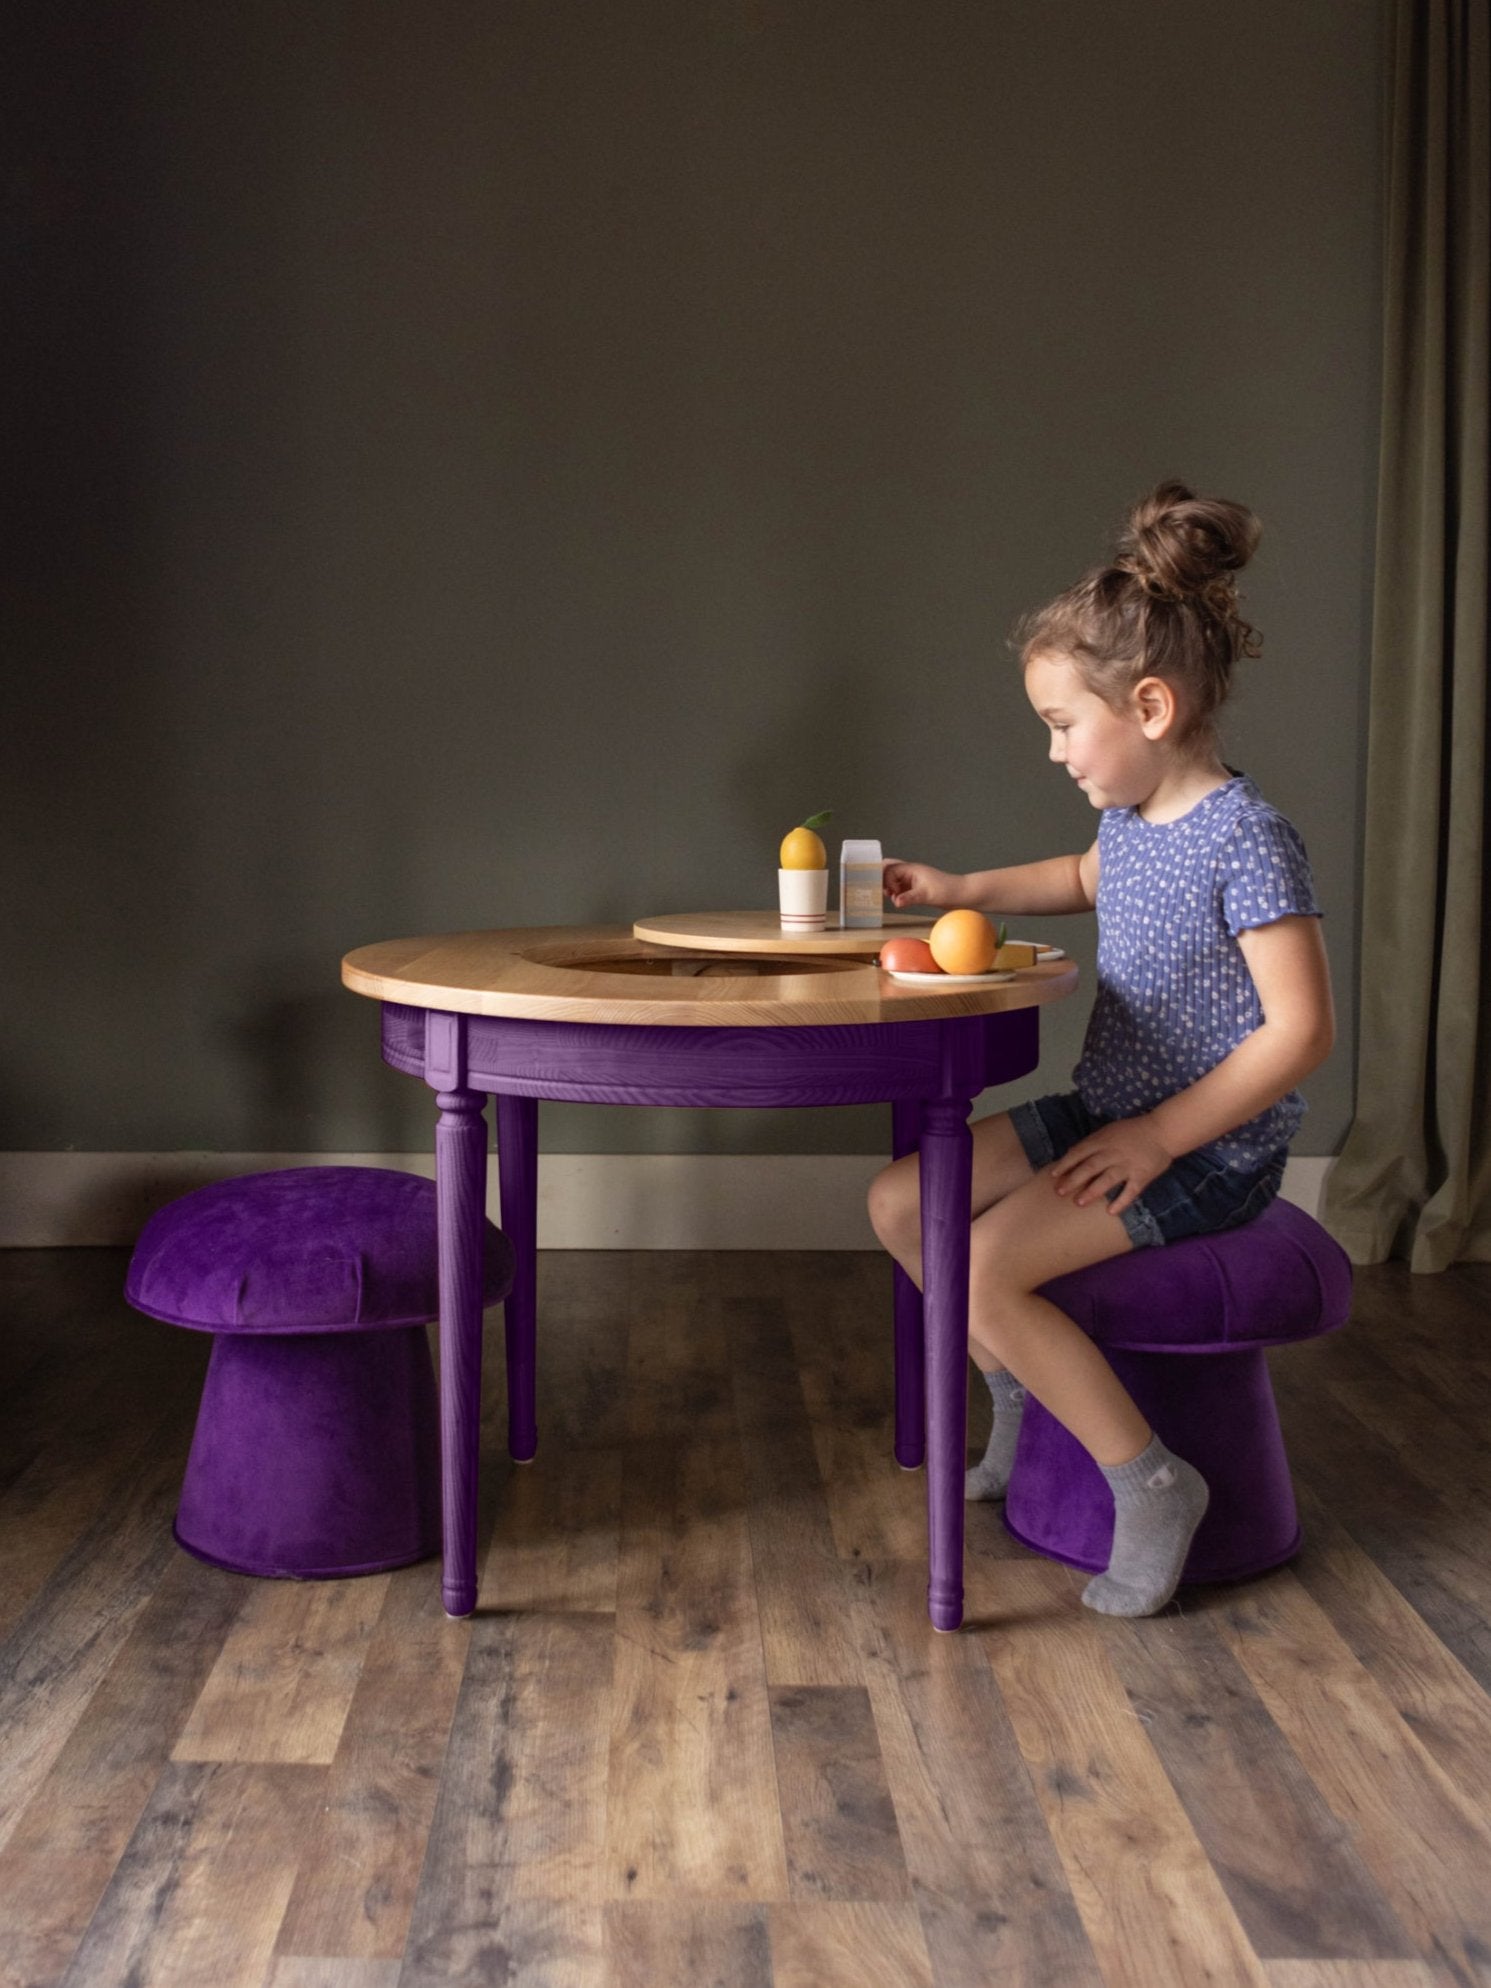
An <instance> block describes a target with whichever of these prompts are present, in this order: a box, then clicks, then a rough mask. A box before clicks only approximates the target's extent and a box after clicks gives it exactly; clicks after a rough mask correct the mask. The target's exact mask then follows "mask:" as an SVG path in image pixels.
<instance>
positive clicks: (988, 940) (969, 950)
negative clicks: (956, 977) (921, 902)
mask: <svg viewBox="0 0 1491 1988" xmlns="http://www.w3.org/2000/svg"><path fill="white" fill-rule="evenodd" d="M927 944H928V945H929V946H930V947H931V948H932V957H933V959H934V960H936V962H937V964H938V965H939V966H940V967H941V968H942V971H943V972H944V973H987V972H988V971H989V968H990V967H991V966H992V965H993V964H994V954H995V952H996V950H997V948H998V940H997V939H996V937H995V935H994V927H993V926H992V925H991V924H990V923H989V921H988V919H987V918H985V916H984V914H983V913H982V912H981V911H944V912H943V914H942V916H941V917H940V918H939V919H938V920H937V923H936V924H935V925H934V926H933V927H932V929H931V931H930V932H929V933H928V934H927Z"/></svg>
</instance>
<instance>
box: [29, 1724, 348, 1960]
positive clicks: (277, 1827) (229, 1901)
mask: <svg viewBox="0 0 1491 1988" xmlns="http://www.w3.org/2000/svg"><path fill="white" fill-rule="evenodd" d="M324 1782H325V1771H324V1769H322V1768H318V1767H285V1766H273V1767H264V1766H258V1765H253V1766H244V1765H241V1764H239V1763H237V1762H226V1763H225V1762H219V1761H211V1762H182V1763H173V1764H171V1765H169V1766H167V1767H166V1769H165V1771H164V1772H163V1773H162V1775H161V1778H160V1781H159V1782H158V1784H157V1786H156V1790H155V1793H154V1795H153V1796H152V1798H151V1800H150V1804H149V1806H148V1807H147V1809H146V1811H145V1814H144V1815H143V1816H142V1817H141V1819H140V1824H139V1827H138V1828H137V1829H136V1831H135V1833H134V1835H133V1837H132V1838H131V1840H130V1844H129V1848H128V1849H127V1850H126V1851H125V1854H124V1856H123V1857H122V1858H121V1859H120V1862H119V1866H118V1868H117V1870H116V1871H115V1873H114V1877H113V1879H112V1881H111V1882H110V1885H109V1888H108V1890H107V1891H106V1892H105V1893H104V1896H103V1898H102V1899H101V1900H100V1902H99V1906H98V1910H97V1911H96V1912H95V1913H94V1915H93V1918H92V1921H91V1922H90V1924H89V1927H88V1930H87V1932H86V1933H85V1934H84V1936H83V1939H82V1942H81V1943H80V1945H79V1947H78V1949H77V1952H76V1953H75V1954H74V1955H73V1959H72V1964H71V1966H70V1967H69V1968H68V1970H67V1973H66V1974H65V1975H64V1976H63V1978H62V1988H98V1984H99V1983H101V1982H127V1981H130V1982H132V1981H139V1982H147V1981H148V1982H149V1983H150V1985H151V1988H202V1984H203V1983H204V1982H211V1983H212V1985H213V1988H260V1984H261V1983H262V1982H263V1979H264V1976H265V1975H266V1974H267V1973H268V1972H269V1967H270V1955H271V1952H272V1950H273V1947H274V1939H275V1934H276V1932H277V1931H278V1929H279V1923H280V1919H281V1917H282V1916H283V1914H284V1910H285V1904H286V1901H287V1900H288V1899H289V1896H290V1888H291V1886H292V1884H293V1883H294V1881H295V1865H296V1861H297V1859H298V1857H299V1855H300V1847H299V1846H300V1845H301V1844H302V1843H303V1842H305V1841H306V1840H307V1838H308V1836H309V1834H310V1833H311V1831H312V1830H313V1829H314V1827H315V1815H316V1811H317V1809H318V1807H319V1803H320V1797H321V1790H322V1787H323V1785H324Z"/></svg>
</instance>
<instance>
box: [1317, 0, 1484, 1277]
mask: <svg viewBox="0 0 1491 1988" xmlns="http://www.w3.org/2000/svg"><path fill="white" fill-rule="evenodd" d="M1390 102H1391V123H1390V136H1389V143H1388V186H1387V255H1386V267H1385V272H1384V282H1385V299H1384V320H1383V390H1382V441H1381V459H1380V470H1379V483H1378V504H1377V561H1376V586H1375V595H1374V601H1373V617H1372V663H1371V703H1370V708H1369V713H1368V745H1367V795H1366V813H1367V830H1366V845H1365V851H1364V865H1363V886H1362V906H1361V912H1362V946H1361V958H1362V968H1361V984H1360V1005H1359V1016H1360V1037H1359V1043H1358V1051H1357V1072H1356V1116H1355V1119H1354V1121H1353V1123H1352V1126H1351V1130H1350V1132H1349V1133H1348V1135H1347V1138H1346V1143H1345V1146H1344V1148H1343V1150H1342V1152H1341V1156H1340V1158H1339V1160H1338V1161H1337V1162H1336V1165H1335V1166H1334V1168H1333V1169H1332V1171H1331V1175H1330V1179H1329V1181H1328V1183H1327V1188H1326V1197H1325V1221H1326V1223H1327V1225H1328V1226H1329V1227H1330V1229H1331V1230H1332V1232H1333V1233H1334V1234H1335V1235H1336V1236H1337V1238H1338V1239H1339V1240H1340V1241H1341V1242H1342V1243H1343V1244H1344V1245H1345V1247H1346V1249H1347V1250H1348V1252H1349V1253H1350V1255H1351V1256H1352V1257H1353V1258H1354V1259H1355V1260H1356V1261H1357V1262H1358V1263H1378V1262H1381V1261H1383V1259H1385V1258H1387V1257H1390V1256H1406V1257H1407V1258H1408V1260H1409V1262H1410V1264H1411V1265H1412V1267H1413V1269H1414V1270H1423V1271H1432V1270H1441V1269H1443V1268H1445V1267H1446V1265H1448V1264H1450V1263H1454V1262H1457V1261H1465V1260H1475V1261H1486V1260H1488V1259H1491V921H1488V917H1487V911H1488V904H1487V899H1488V895H1491V891H1488V885H1491V867H1488V865H1487V863H1486V853H1485V852H1486V827H1487V815H1488V806H1487V780H1488V776H1491V755H1488V751H1487V743H1488V741H1487V694H1486V675H1487V625H1488V619H1491V596H1488V576H1487V565H1488V546H1491V503H1488V487H1487V443H1488V409H1487V375H1488V368H1491V314H1488V307H1487V298H1488V283H1491V277H1488V269H1491V0H1397V7H1396V14H1395V19H1394V46H1393V68H1392V84H1391V99H1390Z"/></svg>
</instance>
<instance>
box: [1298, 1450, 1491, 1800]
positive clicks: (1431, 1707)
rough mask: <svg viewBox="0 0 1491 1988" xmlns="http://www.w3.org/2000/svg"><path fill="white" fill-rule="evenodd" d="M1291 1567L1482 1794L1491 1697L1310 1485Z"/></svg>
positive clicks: (1411, 1720)
mask: <svg viewBox="0 0 1491 1988" xmlns="http://www.w3.org/2000/svg"><path fill="white" fill-rule="evenodd" d="M1300 1513H1301V1517H1302V1519H1303V1522H1304V1528H1305V1550H1304V1552H1303V1553H1301V1555H1300V1556H1299V1558H1298V1559H1297V1560H1295V1561H1294V1562H1292V1564H1291V1571H1292V1573H1293V1574H1294V1577H1295V1579H1296V1580H1297V1581H1298V1582H1299V1584H1300V1586H1301V1587H1302V1588H1303V1589H1304V1590H1305V1592H1306V1593H1307V1594H1308V1595H1309V1596H1310V1599H1311V1600H1312V1601H1313V1602H1314V1603H1315V1605H1316V1607H1317V1608H1319V1609H1321V1610H1322V1611H1323V1612H1324V1613H1325V1614H1326V1615H1327V1616H1328V1617H1329V1618H1330V1622H1331V1626H1332V1627H1333V1628H1334V1630H1335V1632H1336V1634H1337V1635H1338V1636H1339V1637H1340V1638H1341V1640H1342V1641H1343V1642H1344V1643H1345V1644H1346V1645H1347V1646H1348V1648H1349V1649H1350V1650H1351V1651H1352V1653H1353V1655H1354V1656H1355V1657H1356V1658H1357V1661H1358V1662H1359V1663H1360V1664H1362V1666H1363V1667H1364V1668H1365V1669H1366V1670H1368V1671H1369V1672H1370V1673H1371V1675H1372V1676H1373V1677H1374V1678H1375V1679H1376V1681H1377V1683H1378V1684H1379V1685H1380V1686H1381V1688H1382V1690H1383V1691H1384V1692H1385V1693H1386V1695H1387V1697H1388V1699H1389V1700H1390V1701H1391V1703H1392V1705H1393V1708H1394V1710H1395V1711H1396V1712H1397V1714H1398V1716H1399V1718H1400V1719H1402V1720H1403V1722H1404V1724H1405V1725H1407V1726H1408V1727H1409V1729H1410V1730H1411V1731H1412V1732H1413V1733H1414V1735H1415V1736H1416V1737H1417V1739H1418V1740H1419V1742H1420V1744H1421V1745H1422V1746H1423V1747H1424V1748H1425V1749H1426V1750H1427V1751H1428V1752H1429V1753H1430V1754H1431V1755H1432V1756H1433V1758H1434V1760H1435V1761H1436V1762H1437V1763H1438V1765H1439V1767H1440V1768H1441V1769H1442V1770H1443V1771H1444V1773H1445V1774H1447V1775H1448V1776H1449V1778H1450V1780H1451V1781H1453V1782H1454V1784H1455V1786H1456V1787H1457V1788H1458V1789H1459V1790H1460V1793H1461V1794H1462V1795H1463V1796H1464V1797H1465V1798H1466V1800H1467V1801H1470V1802H1472V1803H1476V1802H1484V1800H1485V1798H1486V1788H1487V1774H1488V1768H1487V1763H1488V1762H1491V1700H1488V1699H1487V1697H1486V1694H1485V1692H1484V1691H1482V1690H1481V1688H1480V1686H1479V1685H1478V1684H1477V1683H1476V1681H1475V1679H1474V1678H1473V1677H1472V1676H1471V1675H1470V1673H1469V1672H1468V1671H1467V1670H1466V1669H1465V1666H1464V1665H1463V1664H1462V1663H1460V1662H1459V1660H1458V1659H1457V1658H1456V1657H1455V1656H1454V1655H1453V1654H1452V1653H1451V1652H1450V1651H1449V1650H1447V1649H1446V1648H1445V1646H1444V1644H1443V1643H1442V1642H1440V1640H1439V1638H1438V1637H1437V1636H1436V1635H1435V1634H1434V1632H1433V1630H1432V1629H1431V1628H1430V1627H1429V1625H1428V1624H1427V1623H1426V1622H1425V1621H1424V1619H1423V1617H1422V1616H1420V1615H1419V1614H1418V1613H1417V1612H1416V1611H1415V1610H1414V1609H1413V1608H1412V1607H1410V1605H1409V1604H1408V1602H1407V1601H1406V1600H1405V1599H1404V1597H1403V1596H1402V1595H1401V1594H1400V1593H1399V1591H1398V1589H1397V1588H1396V1587H1394V1586H1393V1584H1392V1582H1391V1581H1390V1580H1389V1579H1388V1578H1387V1576H1386V1575H1385V1574H1384V1573H1383V1571H1382V1569H1381V1568H1380V1567H1379V1566H1378V1565H1377V1563H1376V1561H1374V1560H1373V1559H1372V1558H1371V1556H1370V1555H1369V1554H1367V1553H1366V1552H1364V1551H1363V1549H1362V1548H1361V1547H1360V1546H1359V1545H1358V1544H1357V1542H1356V1541H1355V1540H1354V1539H1353V1538H1352V1537H1351V1535H1350V1533H1348V1532H1347V1531H1346V1528H1345V1527H1344V1526H1343V1525H1342V1524H1341V1523H1340V1521H1339V1520H1338V1519H1337V1518H1336V1517H1335V1515H1334V1513H1333V1512H1331V1511H1330V1510H1328V1508H1327V1507H1326V1506H1325V1505H1324V1504H1323V1503H1322V1501H1321V1500H1320V1499H1319V1497H1317V1496H1316V1494H1315V1493H1314V1492H1313V1491H1311V1490H1310V1489H1309V1487H1308V1486H1301V1487H1300Z"/></svg>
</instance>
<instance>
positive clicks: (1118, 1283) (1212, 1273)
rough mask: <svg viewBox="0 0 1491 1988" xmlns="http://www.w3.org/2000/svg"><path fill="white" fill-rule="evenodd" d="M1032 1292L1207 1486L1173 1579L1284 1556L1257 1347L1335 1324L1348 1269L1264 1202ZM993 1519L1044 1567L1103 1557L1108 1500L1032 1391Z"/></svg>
mask: <svg viewBox="0 0 1491 1988" xmlns="http://www.w3.org/2000/svg"><path fill="white" fill-rule="evenodd" d="M1043 1291H1044V1295H1045V1296H1046V1297H1048V1298H1050V1299H1051V1301H1052V1303H1053V1304H1057V1305H1060V1307H1061V1309H1062V1310H1063V1311H1064V1312H1066V1313H1067V1314H1068V1316H1069V1317H1071V1318H1073V1319H1075V1320H1076V1322H1077V1323H1078V1325H1080V1326H1081V1327H1082V1329H1083V1331H1084V1332H1086V1333H1087V1334H1088V1335H1089V1337H1090V1338H1092V1339H1094V1340H1096V1342H1097V1343H1098V1345H1099V1346H1101V1347H1102V1349H1103V1352H1104V1353H1105V1354H1106V1355H1107V1358H1108V1360H1109V1362H1110V1363H1111V1365H1112V1367H1113V1370H1114V1372H1115V1373H1116V1374H1117V1375H1118V1378H1119V1379H1120V1380H1121V1381H1122V1382H1123V1384H1124V1386H1125V1387H1126V1388H1127V1389H1128V1391H1129V1393H1130V1394H1131V1395H1132V1396H1133V1398H1134V1400H1135V1402H1136V1403H1137V1404H1138V1407H1139V1410H1140V1413H1141V1414H1143V1415H1144V1417H1145V1418H1146V1420H1147V1421H1148V1422H1149V1423H1150V1425H1151V1427H1152V1428H1153V1429H1154V1430H1155V1433H1156V1434H1157V1435H1158V1436H1159V1437H1160V1439H1161V1441H1162V1442H1164V1443H1165V1444H1167V1445H1168V1447H1169V1448H1171V1449H1172V1450H1174V1451H1175V1452H1176V1454H1177V1455H1178V1456H1183V1457H1184V1458H1185V1459H1186V1461H1187V1462H1188V1463H1192V1464H1194V1465H1195V1466H1196V1468H1197V1470H1199V1471H1200V1472H1201V1474H1202V1476H1203V1477H1204V1478H1205V1479H1206V1481H1207V1483H1208V1485H1209V1486H1210V1487H1211V1503H1210V1504H1209V1506H1208V1507H1207V1512H1206V1516H1205V1518H1204V1519H1203V1520H1202V1521H1201V1524H1200V1526H1199V1528H1198V1529H1197V1532H1196V1537H1195V1538H1194V1540H1192V1542H1191V1551H1190V1556H1189V1558H1188V1559H1187V1561H1186V1564H1185V1569H1184V1572H1183V1574H1182V1576H1181V1578H1182V1579H1183V1580H1185V1581H1237V1580H1242V1579H1243V1578H1245V1577H1246V1576H1247V1575H1249V1574H1260V1573H1262V1572H1263V1571H1264V1570H1265V1569H1266V1568H1269V1567H1277V1566H1278V1565H1279V1564H1280V1563H1281V1562H1282V1561H1285V1560H1288V1559H1289V1558H1290V1557H1291V1556H1292V1555H1293V1554H1294V1553H1295V1552H1297V1551H1298V1548H1299V1543H1300V1527H1299V1515H1298V1512H1297V1510H1296V1508H1295V1502H1294V1487H1293V1485H1292V1483H1291V1482H1290V1477H1289V1463H1288V1459H1287V1458H1286V1456H1285V1454H1284V1439H1283V1436H1282V1435H1281V1433H1280V1430H1279V1416H1278V1411H1277V1409H1276V1408H1275V1406H1274V1396H1273V1388H1272V1386H1271V1384H1270V1381H1269V1376H1268V1366H1267V1362H1266V1360H1265V1357H1264V1349H1265V1348H1266V1347H1269V1346H1283V1345H1288V1344H1290V1343H1291V1342H1292V1341H1294V1340H1297V1339H1311V1338H1314V1337H1315V1336H1316V1335H1317V1334H1319V1333H1323V1332H1331V1331H1334V1330H1335V1328H1336V1327H1337V1326H1339V1325H1344V1324H1345V1323H1346V1318H1347V1314H1348V1313H1349V1312H1350V1309H1351V1264H1350V1261H1349V1260H1348V1258H1347V1256H1346V1252H1345V1251H1344V1250H1343V1249H1342V1248H1341V1247H1340V1245H1339V1244H1338V1243H1336V1242H1335V1241H1333V1240H1332V1238H1331V1237H1330V1236H1328V1235H1327V1234H1326V1232H1325V1230H1324V1229H1323V1228H1321V1226H1320V1224H1319V1223H1318V1222H1315V1221H1313V1220H1312V1219H1311V1218H1310V1216H1308V1215H1306V1214H1305V1213H1304V1212H1303V1211H1302V1210H1301V1209H1299V1208H1296V1207H1293V1206H1292V1205H1291V1204H1290V1203H1289V1202H1287V1201H1274V1202H1273V1203H1271V1204H1270V1206H1269V1207H1268V1208H1267V1209H1266V1210H1265V1211H1264V1213H1263V1214H1262V1215H1260V1216H1259V1217H1258V1219H1257V1220H1256V1221H1253V1222H1249V1223H1247V1224H1245V1225H1244V1226H1243V1227H1242V1228H1240V1229H1229V1230H1227V1231H1226V1232H1224V1233H1223V1234H1221V1235H1213V1236H1196V1237H1192V1238H1191V1239H1189V1240H1188V1241H1186V1242H1181V1243H1172V1244H1171V1245H1169V1246H1168V1247H1167V1248H1164V1249H1144V1250H1135V1251H1134V1252H1133V1253H1132V1255H1129V1256H1123V1257H1116V1258H1110V1259H1109V1260H1108V1261H1107V1262H1105V1263H1101V1264H1094V1265H1093V1266H1092V1267H1091V1268H1090V1269H1087V1270H1078V1271H1074V1272H1073V1273H1072V1274H1071V1275H1070V1276H1066V1277H1057V1278H1054V1279H1053V1280H1052V1281H1051V1282H1050V1283H1049V1284H1047V1285H1045V1286H1043ZM1004 1518H1005V1524H1006V1525H1007V1526H1008V1528H1009V1530H1010V1531H1011V1532H1012V1533H1013V1534H1014V1536H1015V1538H1016V1539H1018V1540H1021V1541H1023V1543H1024V1544H1025V1545H1026V1546H1030V1547H1034V1549H1035V1550H1036V1551H1037V1552H1038V1553H1044V1554H1046V1555H1047V1556H1048V1557H1049V1558H1051V1559H1053V1560H1064V1561H1066V1562H1067V1563H1068V1564H1069V1565H1071V1566H1073V1567H1084V1568H1092V1569H1102V1568H1104V1567H1106V1566H1107V1564H1108V1558H1109V1555H1110V1553H1111V1551H1112V1547H1113V1495H1112V1493H1111V1492H1110V1491H1109V1489H1108V1485H1107V1482H1106V1480H1105V1479H1104V1477H1103V1474H1102V1472H1101V1471H1100V1470H1099V1469H1098V1467H1097V1465H1096V1464H1095V1463H1094V1462H1093V1461H1092V1459H1091V1457H1090V1456H1089V1455H1088V1454H1087V1452H1086V1450H1084V1449H1083V1448H1082V1446H1081V1444H1080V1443H1078V1442H1077V1440H1076V1438H1075V1437H1073V1436H1071V1435H1069V1434H1068V1433H1067V1431H1066V1430H1065V1429H1064V1428H1063V1427H1062V1425H1061V1424H1060V1423H1059V1422H1057V1421H1056V1420H1055V1419H1054V1417H1052V1416H1050V1415H1048V1414H1047V1413H1046V1411H1045V1409H1043V1408H1042V1407H1041V1406H1040V1404H1039V1402H1037V1401H1036V1400H1035V1399H1034V1398H1033V1397H1032V1398H1031V1399H1030V1400H1028V1401H1027V1402H1026V1404H1025V1413H1024V1416H1023V1418H1022V1420H1021V1424H1020V1442H1019V1447H1018V1449H1017V1451H1016V1453H1015V1462H1014V1469H1013V1472H1012V1474H1011V1477H1010V1486H1009V1492H1008V1494H1007V1497H1006V1500H1005V1512H1004Z"/></svg>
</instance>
